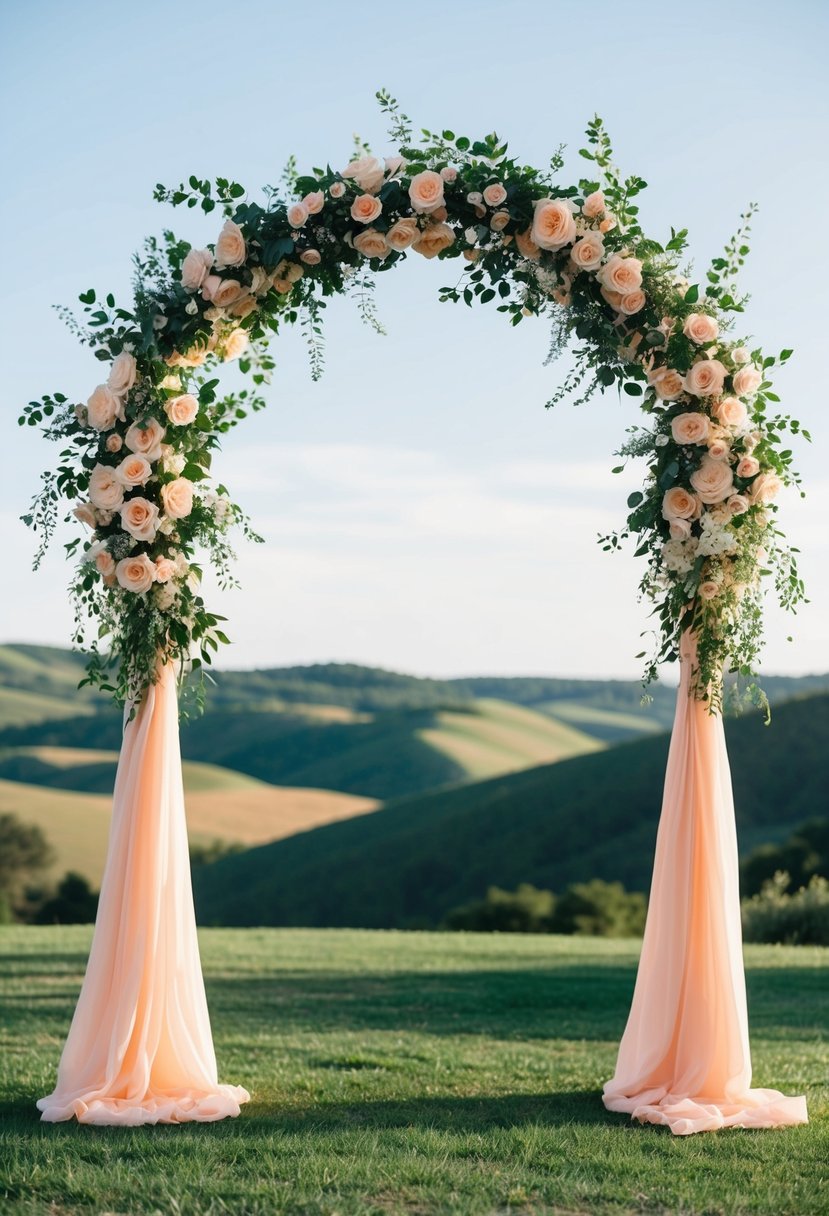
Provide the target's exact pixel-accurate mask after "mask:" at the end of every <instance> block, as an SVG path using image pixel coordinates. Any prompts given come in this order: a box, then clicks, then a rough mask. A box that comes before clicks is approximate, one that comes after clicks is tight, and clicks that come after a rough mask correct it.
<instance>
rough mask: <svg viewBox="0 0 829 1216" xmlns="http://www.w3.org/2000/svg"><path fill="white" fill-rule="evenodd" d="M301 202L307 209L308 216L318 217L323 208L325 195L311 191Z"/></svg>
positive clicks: (319, 191) (317, 191)
mask: <svg viewBox="0 0 829 1216" xmlns="http://www.w3.org/2000/svg"><path fill="white" fill-rule="evenodd" d="M302 201H303V203H304V204H305V206H306V207H307V208H308V214H309V215H319V213H320V212H321V211H322V209H323V207H324V206H325V195H324V194H323V192H322V190H311V191H309V193H308V194H306V195H305V197H304V198H303V200H302Z"/></svg>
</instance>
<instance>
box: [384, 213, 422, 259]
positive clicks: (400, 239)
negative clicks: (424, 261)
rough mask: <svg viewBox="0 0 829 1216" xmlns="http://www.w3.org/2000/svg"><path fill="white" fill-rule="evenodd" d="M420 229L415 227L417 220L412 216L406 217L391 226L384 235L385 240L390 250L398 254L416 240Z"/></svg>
mask: <svg viewBox="0 0 829 1216" xmlns="http://www.w3.org/2000/svg"><path fill="white" fill-rule="evenodd" d="M419 231H420V229H419V228H418V226H417V220H416V219H415V218H414V216H408V217H407V218H406V219H402V220H398V221H397V222H396V223H395V224H392V226H391V228H389V230H388V232H387V233H386V240H387V241H388V243H389V246H390V247H391V248H392V249H395V250H397V252H398V253H399V252H400V251H401V250H403V249H408V248H409V246H410V245H413V244H414V242H415V241H416V240H417V234H418V232H419Z"/></svg>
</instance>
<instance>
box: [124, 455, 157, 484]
mask: <svg viewBox="0 0 829 1216" xmlns="http://www.w3.org/2000/svg"><path fill="white" fill-rule="evenodd" d="M152 472H153V471H152V469H151V467H150V462H149V460H147V459H146V457H144V456H127V457H125V459H124V460H122V461H121V463H120V464H119V465H118V468H117V469H116V470H115V476H116V477H117V478H118V480H119V481H120V483H121V485H122V486H123V487H124V489H126V490H134V489H135V488H136V486H145V485H146V484H147V482H148V481H149V480H150V477H151V476H152Z"/></svg>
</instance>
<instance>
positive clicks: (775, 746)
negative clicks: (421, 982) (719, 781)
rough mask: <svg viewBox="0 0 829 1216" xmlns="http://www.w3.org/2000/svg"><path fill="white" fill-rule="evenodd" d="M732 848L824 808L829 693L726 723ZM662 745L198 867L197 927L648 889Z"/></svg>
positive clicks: (419, 919) (423, 801)
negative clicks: (589, 885)
mask: <svg viewBox="0 0 829 1216" xmlns="http://www.w3.org/2000/svg"><path fill="white" fill-rule="evenodd" d="M728 738H729V751H730V755H731V761H732V767H733V771H734V772H735V774H736V777H737V779H736V782H735V787H736V788H735V794H736V801H737V807H738V822H739V827H740V839H741V846H742V848H743V850H744V851H748V850H750V849H751V848H752V847H753V846H754V845H756V844H758V843H760V842H761V841H763V840H771V839H783V838H784V837H785V836H787V835H788V834H789V832H790V831H791V828H792V827H793V826H794V825H796V824H799V823H802V822H804V821H805V820H808V819H811V818H814V817H815V815H816V814H817V813H819V811H820V809H821V808H825V803H826V790H827V788H829V749H827V747H826V740H827V738H829V696H816V697H811V698H804V699H801V700H798V701H793V702H791V703H789V704H787V705H783V706H781V707H780V708H779V709H778V710H777V711H776V712H775V715H774V722H773V726H772V727H771V728H767V727H765V726H763V724H762V721H761V718H760V716H759V715H757V714H752V715H747V716H746V717H743V718H740V719H738V720H736V721H734V722H731V723H729V726H728ZM666 754H667V737H665V736H660V737H659V738H655V739H646V740H642V741H637V742H633V743H626V744H622V745H620V746H618V747H615V748H612V749H610V750H607V751H603V752H598V753H596V754H594V755H589V756H581V757H578V758H575V759H572V760H566V761H563V762H562V763H559V764H556V765H552V766H544V767H541V768H535V769H531V770H529V771H525V772H521V773H516V774H513V775H510V776H507V777H500V778H496V779H494V780H490V781H486V782H482V783H478V784H472V785H465V786H461V787H458V788H455V789H450V790H446V791H443V792H437V793H432V794H428V795H425V796H422V797H418V798H407V799H405V800H401V801H399V802H395V803H392V804H391V805H388V806H387V807H386V808H385V809H384V810H383V812H382V814H379V815H373V816H368V817H358V818H356V819H352V820H350V821H348V822H345V823H340V824H336V825H333V826H331V827H327V828H323V829H320V830H318V831H315V832H310V833H306V834H303V835H301V836H296V837H293V838H291V839H289V840H285V841H283V842H280V843H277V844H273V845H266V846H264V847H262V848H257V849H252V850H250V851H249V852H247V853H243V854H241V855H238V856H236V857H231V858H228V859H226V860H224V861H221V862H218V863H217V864H215V865H214V866H208V867H204V868H202V869H201V870H200V871H199V872H198V873H197V875H196V898H197V906H198V911H199V916H200V919H201V921H202V923H204V924H238V925H256V924H271V925H277V924H287V925H332V926H336V925H349V926H372V927H375V926H376V927H385V926H396V927H407V926H409V927H410V926H428V925H435V924H438V923H440V921H441V919H442V917H443V916H444V915H445V914H446V912H447V911H448V910H449V909H450V908H452V907H455V906H457V905H458V904H461V903H463V902H465V901H467V900H469V899H471V898H474V897H476V896H479V895H481V894H483V892H484V891H485V890H486V888H487V886H488V885H489V884H491V883H496V884H498V885H499V886H502V887H506V888H508V889H512V888H514V887H515V886H516V885H517V884H518V883H520V882H531V883H535V884H536V885H537V886H540V887H551V888H553V889H557V890H560V889H561V888H562V887H563V886H565V885H566V884H567V883H569V882H572V881H577V880H582V879H589V878H593V877H601V878H605V879H620V880H621V881H623V882H624V883H625V885H626V886H628V887H629V888H631V889H638V890H647V887H648V883H649V878H650V869H651V863H652V856H653V843H654V836H655V832H656V824H657V819H658V814H659V806H660V802H661V791H662V782H663V778H664V769H665V760H666Z"/></svg>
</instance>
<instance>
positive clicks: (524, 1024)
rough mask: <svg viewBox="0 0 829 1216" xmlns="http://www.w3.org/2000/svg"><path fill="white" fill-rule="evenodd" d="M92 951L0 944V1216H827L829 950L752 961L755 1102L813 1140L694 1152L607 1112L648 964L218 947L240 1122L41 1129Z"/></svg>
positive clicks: (747, 1142)
mask: <svg viewBox="0 0 829 1216" xmlns="http://www.w3.org/2000/svg"><path fill="white" fill-rule="evenodd" d="M89 939H90V931H89V930H88V929H87V928H43V929H33V928H23V927H21V928H17V927H15V928H4V929H0V976H2V981H0V982H2V989H1V990H0V991H1V992H2V996H1V997H0V1001H1V1003H2V1013H1V1014H0V1027H2V1030H1V1031H0V1035H1V1036H2V1037H0V1087H1V1088H2V1095H1V1097H2V1102H1V1104H0V1119H2V1123H0V1211H2V1212H14V1213H43V1214H46V1213H49V1214H50V1216H66V1214H68V1213H74V1212H90V1213H91V1212H95V1213H156V1212H158V1213H165V1214H166V1213H175V1214H177V1216H188V1214H192V1213H200V1214H202V1213H211V1214H212V1213H215V1214H217V1216H218V1214H219V1213H222V1214H225V1213H228V1214H233V1216H237V1214H239V1216H241V1214H243V1213H262V1214H263V1216H264V1214H266V1213H283V1212H284V1213H303V1214H305V1213H310V1214H314V1213H327V1214H330V1216H334V1214H335V1213H337V1214H339V1216H351V1214H354V1213H361V1214H362V1213H377V1214H378V1216H380V1214H389V1213H405V1214H407V1216H418V1214H424V1216H425V1214H427V1213H429V1214H430V1213H458V1214H461V1213H463V1214H465V1216H472V1214H473V1213H474V1214H476V1216H478V1214H480V1216H495V1214H496V1213H497V1214H499V1216H507V1213H513V1214H517V1213H527V1214H530V1213H533V1214H540V1213H554V1212H555V1213H566V1214H568V1216H572V1214H574V1213H589V1214H590V1216H597V1214H599V1213H614V1214H617V1216H620V1214H621V1213H631V1212H649V1213H656V1212H663V1213H682V1214H683V1216H690V1214H692V1213H699V1214H703V1213H704V1214H705V1216H712V1214H714V1213H728V1214H729V1216H734V1214H737V1213H769V1214H773V1216H787V1214H792V1216H794V1214H795V1213H797V1214H798V1216H800V1214H809V1213H823V1212H829V1119H827V1114H829V1044H827V1000H826V979H825V977H826V971H825V968H826V965H827V963H828V962H829V951H827V950H820V949H812V948H805V947H804V948H800V949H794V948H792V949H789V948H777V947H760V946H755V947H750V948H749V949H748V950H747V961H748V977H749V999H750V1010H751V1017H752V1026H753V1047H754V1065H755V1083H756V1084H758V1085H767V1086H775V1087H779V1088H781V1089H783V1090H785V1091H787V1092H790V1093H802V1092H805V1093H806V1094H807V1096H808V1100H809V1104H810V1113H811V1117H812V1123H811V1125H810V1126H809V1127H805V1128H792V1129H788V1130H783V1131H776V1132H768V1131H766V1132H746V1131H724V1132H719V1133H716V1134H709V1135H701V1136H695V1137H690V1138H688V1139H682V1138H674V1137H672V1136H671V1134H670V1133H669V1132H668V1131H667V1130H666V1129H663V1128H654V1127H640V1126H634V1125H632V1124H630V1123H629V1121H628V1120H627V1119H626V1118H625V1117H624V1116H620V1115H610V1114H608V1113H606V1112H605V1110H604V1108H603V1107H602V1104H601V1100H600V1097H599V1091H600V1087H601V1084H602V1082H603V1081H604V1080H605V1079H606V1078H607V1077H608V1076H609V1075H610V1074H611V1072H612V1070H613V1063H614V1058H615V1050H616V1043H617V1040H618V1038H619V1035H620V1034H621V1031H622V1028H623V1025H624V1020H625V1016H626V1013H627V1008H628V1003H629V1000H630V996H631V991H632V986H633V979H634V973H635V964H636V957H637V952H638V943H636V942H607V941H601V940H591V939H584V938H582V939H579V938H533V937H512V936H511V937H497V936H495V937H487V936H481V935H450V934H432V933H416V934H405V933H393V932H388V933H383V932H360V931H350V930H341V931H314V930H222V929H214V930H208V931H206V932H204V933H203V935H202V951H203V962H204V968H205V974H206V977H207V987H208V997H209V1000H210V1005H211V1011H212V1016H213V1026H214V1033H215V1039H216V1047H217V1052H218V1057H219V1067H220V1073H221V1077H222V1079H223V1080H225V1081H229V1082H236V1083H241V1084H244V1085H245V1086H247V1088H248V1089H249V1090H251V1092H252V1094H253V1101H252V1102H251V1104H250V1105H249V1106H248V1107H246V1108H245V1110H244V1114H243V1116H242V1117H241V1118H240V1119H238V1120H232V1121H227V1122H225V1123H220V1124H208V1125H194V1124H191V1125H187V1126H183V1127H155V1128H139V1129H125V1128H90V1127H79V1126H77V1125H76V1124H62V1125H51V1126H47V1125H43V1124H41V1123H40V1122H39V1121H38V1116H37V1112H36V1111H35V1109H34V1100H35V1098H37V1097H39V1096H40V1095H42V1094H45V1093H47V1092H49V1091H50V1089H51V1088H52V1084H53V1080H54V1072H55V1067H56V1064H57V1060H58V1055H59V1052H60V1047H61V1043H62V1041H63V1038H64V1036H65V1034H66V1030H67V1027H68V1024H69V1019H70V1016H71V1012H72V1007H73V1004H74V1001H75V997H76V995H77V992H78V986H79V984H80V980H81V975H82V972H83V967H84V964H85V960H86V952H87V949H88V945H89Z"/></svg>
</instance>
